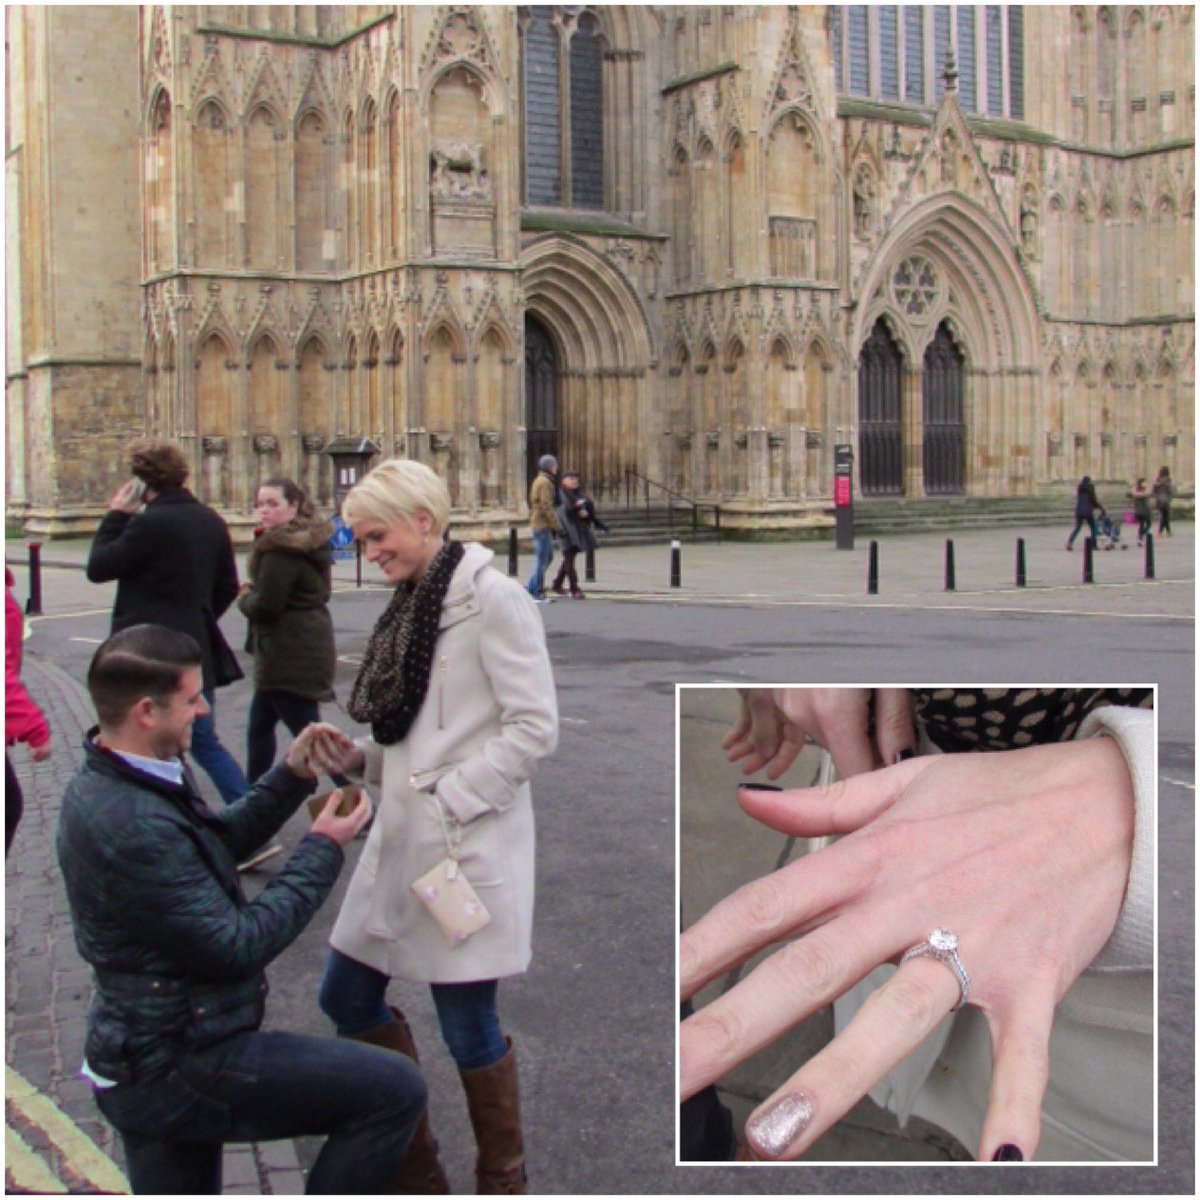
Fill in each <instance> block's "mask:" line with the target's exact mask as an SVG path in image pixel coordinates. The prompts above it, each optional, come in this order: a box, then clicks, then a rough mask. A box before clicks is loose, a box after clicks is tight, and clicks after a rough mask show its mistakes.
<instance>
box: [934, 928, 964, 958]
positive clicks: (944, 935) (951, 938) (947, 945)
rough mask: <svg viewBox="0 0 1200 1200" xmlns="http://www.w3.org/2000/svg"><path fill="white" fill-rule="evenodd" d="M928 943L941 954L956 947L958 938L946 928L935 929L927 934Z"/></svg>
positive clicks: (947, 952)
mask: <svg viewBox="0 0 1200 1200" xmlns="http://www.w3.org/2000/svg"><path fill="white" fill-rule="evenodd" d="M929 944H930V945H931V946H932V947H933V948H934V949H935V950H940V951H941V952H942V953H943V954H949V953H950V952H951V951H952V950H957V949H958V938H957V937H956V936H955V935H954V934H952V933H951V932H950V930H948V929H935V930H934V931H933V932H932V933H931V934H930V935H929Z"/></svg>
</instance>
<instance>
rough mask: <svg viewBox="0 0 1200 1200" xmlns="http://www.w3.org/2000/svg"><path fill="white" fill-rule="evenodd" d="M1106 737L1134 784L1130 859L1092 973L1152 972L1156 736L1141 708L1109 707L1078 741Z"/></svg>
mask: <svg viewBox="0 0 1200 1200" xmlns="http://www.w3.org/2000/svg"><path fill="white" fill-rule="evenodd" d="M1088 737H1110V738H1112V739H1113V740H1114V741H1115V742H1116V743H1117V744H1118V745H1119V746H1120V747H1121V752H1122V754H1124V756H1125V764H1126V766H1127V767H1128V768H1129V775H1130V778H1131V779H1132V780H1133V805H1134V829H1133V857H1132V860H1131V862H1130V866H1129V882H1128V884H1127V886H1126V888H1125V899H1124V901H1123V902H1122V904H1121V912H1120V914H1119V916H1118V917H1117V924H1116V927H1115V928H1114V929H1113V932H1112V936H1111V937H1110V938H1109V939H1108V941H1107V942H1106V943H1105V944H1104V948H1103V949H1102V950H1101V951H1100V953H1099V954H1098V955H1097V956H1096V958H1095V959H1094V960H1093V962H1092V964H1091V966H1090V967H1089V968H1088V969H1089V970H1090V971H1104V972H1115V971H1149V970H1152V969H1153V967H1154V859H1155V849H1156V846H1157V813H1156V809H1157V805H1156V799H1157V794H1158V793H1157V784H1158V772H1157V762H1158V755H1157V730H1156V725H1155V719H1154V713H1153V712H1152V711H1151V710H1150V709H1145V708H1120V707H1117V706H1110V707H1105V708H1098V709H1096V710H1094V711H1093V712H1091V713H1089V714H1088V716H1087V718H1086V719H1085V720H1084V722H1083V724H1082V725H1081V726H1080V727H1079V732H1078V733H1077V734H1076V740H1080V739H1083V738H1088Z"/></svg>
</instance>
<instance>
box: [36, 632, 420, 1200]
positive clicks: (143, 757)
mask: <svg viewBox="0 0 1200 1200" xmlns="http://www.w3.org/2000/svg"><path fill="white" fill-rule="evenodd" d="M202 661H203V654H202V651H201V649H200V647H199V645H198V644H197V643H196V642H195V641H194V640H193V639H192V638H191V637H189V636H188V635H187V634H184V633H180V632H179V631H177V630H174V629H167V628H165V627H164V626H161V625H135V626H132V627H130V628H127V629H123V630H121V631H120V632H118V633H115V634H113V635H112V636H111V637H110V638H109V639H108V640H107V641H106V642H105V643H104V644H103V645H102V646H101V647H100V648H99V649H98V650H97V651H96V654H95V656H94V657H93V659H92V663H91V666H90V667H89V669H88V676H87V686H88V691H89V693H90V694H91V698H92V702H93V704H94V705H95V708H96V714H97V716H98V718H99V725H98V726H97V727H96V728H94V729H92V730H90V731H89V732H88V734H87V736H86V738H85V742H84V759H83V763H82V764H81V766H80V767H79V769H78V771H77V772H76V774H75V776H74V778H73V779H72V780H71V782H70V784H69V785H68V787H67V791H66V795H65V796H64V798H63V804H62V811H61V814H60V817H59V826H58V836H57V851H58V861H59V865H60V867H61V869H62V874H63V879H64V880H65V883H66V890H67V900H68V903H69V906H70V911H71V920H72V922H73V925H74V930H75V941H76V944H77V946H78V948H79V952H80V954H81V955H82V956H83V958H84V959H85V960H86V961H87V963H88V964H89V966H90V967H91V968H92V972H93V975H94V988H95V990H94V995H93V999H92V1005H91V1009H90V1012H89V1015H88V1024H87V1034H86V1041H85V1045H84V1066H83V1074H84V1076H85V1077H86V1078H87V1079H88V1080H89V1081H90V1082H91V1084H92V1087H93V1093H94V1097H95V1100H96V1104H97V1106H98V1107H99V1109H100V1111H101V1112H102V1113H103V1114H104V1116H105V1117H106V1118H107V1119H108V1121H109V1122H110V1123H111V1124H112V1125H113V1126H114V1127H115V1128H116V1130H117V1131H118V1133H119V1134H120V1135H121V1139H122V1141H123V1143H124V1146H125V1158H126V1163H127V1165H128V1169H129V1178H130V1181H131V1183H132V1185H133V1190H134V1192H136V1193H144V1194H160V1195H162V1194H167V1195H175V1194H179V1195H214V1194H219V1193H220V1191H221V1157H222V1156H221V1148H222V1145H223V1144H224V1143H227V1142H257V1141H269V1140H272V1139H277V1138H290V1137H297V1136H300V1135H311V1136H322V1135H328V1136H327V1139H326V1141H325V1144H324V1146H323V1148H322V1149H321V1152H320V1154H319V1155H318V1156H317V1160H316V1162H315V1164H314V1165H313V1168H312V1170H311V1171H310V1172H309V1176H308V1182H307V1186H306V1191H307V1192H308V1193H310V1194H320V1195H365V1194H379V1193H385V1192H392V1191H394V1190H395V1181H396V1176H397V1171H398V1165H399V1163H400V1162H401V1161H402V1159H403V1156H404V1154H405V1152H406V1149H407V1147H408V1143H409V1141H410V1140H411V1136H412V1131H413V1129H414V1128H415V1127H416V1124H417V1121H418V1119H419V1118H420V1116H421V1115H422V1113H423V1112H424V1108H425V1084H424V1081H423V1080H422V1078H421V1075H420V1073H419V1072H418V1070H417V1068H416V1066H415V1065H414V1064H413V1063H412V1062H411V1061H409V1060H408V1059H406V1058H404V1057H402V1056H401V1055H399V1054H391V1053H387V1052H386V1051H383V1050H380V1049H377V1048H374V1047H370V1046H364V1045H359V1044H355V1043H347V1042H339V1041H335V1040H333V1039H330V1038H319V1037H310V1036H301V1035H298V1034H291V1033H283V1032H277V1033H276V1032H272V1033H264V1032H262V1031H261V1030H260V1026H261V1024H262V1020H263V1013H264V1003H265V998H266V994H267V982H266V978H265V976H264V974H263V971H264V968H265V967H266V965H267V964H268V963H269V962H271V960H272V959H274V958H275V957H277V956H278V955H279V954H280V953H281V952H282V951H283V950H284V949H286V948H287V946H289V945H290V944H291V943H292V942H293V941H294V940H295V939H296V937H297V936H298V935H299V934H300V933H301V931H302V930H303V929H304V928H305V926H306V925H307V924H308V922H309V921H310V920H311V919H312V917H313V915H314V913H316V911H317V909H318V908H320V906H321V904H322V903H323V902H324V901H325V899H326V898H327V897H328V895H329V892H330V890H331V889H332V887H333V885H334V882H335V880H336V879H337V877H338V874H339V872H340V871H341V868H342V864H343V862H344V861H345V859H344V853H343V852H344V847H345V846H346V844H347V843H348V842H349V841H350V840H351V838H353V837H354V835H355V834H356V833H357V832H358V830H359V828H360V827H361V826H362V825H363V824H364V823H365V822H366V820H367V819H368V817H369V816H370V809H371V802H370V800H369V799H368V798H367V796H366V795H365V793H363V794H361V795H360V797H359V800H358V803H357V805H356V807H355V808H354V809H353V811H352V812H351V813H350V814H349V815H347V816H342V817H339V816H338V815H337V806H338V803H339V802H340V800H341V793H340V792H339V791H335V792H334V793H333V794H332V796H331V797H330V799H329V801H328V803H327V804H326V805H325V807H324V809H323V810H322V811H321V813H320V814H319V815H318V816H317V818H316V819H315V820H314V822H313V825H312V829H311V830H310V832H309V833H308V834H307V835H306V836H305V837H304V838H303V839H302V840H301V841H300V843H299V845H298V846H297V847H296V849H295V851H294V852H293V854H292V856H291V858H290V859H288V861H287V863H286V864H285V865H284V866H283V867H282V868H281V870H280V871H279V872H278V874H276V875H275V877H274V878H273V879H272V880H271V881H270V882H269V883H268V884H267V886H266V887H265V888H264V889H263V891H262V892H261V893H260V894H259V895H258V896H257V897H256V898H255V899H254V900H251V901H248V900H247V899H246V897H245V896H244V895H243V893H242V888H241V883H240V880H239V878H238V874H237V868H236V864H237V863H238V861H239V860H240V859H241V858H243V857H245V855H247V854H248V853H250V852H251V851H252V850H253V849H254V848H255V847H256V846H258V845H261V844H262V843H263V842H264V841H266V840H267V839H269V838H270V837H271V836H272V835H273V834H274V833H275V832H276V831H277V830H278V829H279V827H280V826H281V825H282V824H283V823H284V822H285V821H286V820H287V819H288V818H289V817H291V815H292V814H293V813H294V812H295V811H296V809H297V808H298V807H299V806H300V804H301V803H302V802H303V801H304V799H305V797H306V796H308V795H309V794H310V793H311V792H312V791H313V790H314V786H315V781H316V779H317V773H318V771H327V770H328V769H329V766H330V765H331V763H332V762H334V761H335V760H336V759H337V758H338V757H339V756H340V755H341V754H343V753H344V752H345V749H346V748H347V747H348V745H349V741H348V739H347V738H345V736H344V735H343V734H341V733H340V732H339V731H338V730H337V729H336V728H335V727H334V726H332V725H310V726H308V727H307V728H306V729H305V730H304V731H303V732H302V733H301V734H300V736H299V737H298V738H296V740H295V742H294V743H293V744H292V746H291V748H290V749H289V750H288V753H287V756H286V758H285V759H284V761H283V762H282V763H280V764H279V766H277V767H274V768H273V769H272V770H270V771H268V772H267V774H266V775H265V776H263V778H262V779H260V780H259V781H258V783H256V784H255V785H254V787H253V788H251V789H250V791H249V792H248V793H247V795H246V796H245V798H244V799H242V800H240V801H238V802H237V803H234V804H231V805H229V806H228V807H226V808H224V809H222V810H221V811H220V812H219V813H214V812H213V811H212V810H211V809H210V808H209V807H208V806H207V805H205V804H204V803H203V801H202V800H201V798H200V795H199V792H198V791H197V789H196V786H195V781H194V779H193V778H192V776H191V773H190V772H189V770H188V769H187V767H186V766H185V765H184V762H183V760H182V758H181V755H182V754H183V752H184V751H185V750H186V749H187V747H188V744H189V742H190V740H191V733H192V729H193V726H194V723H195V721H196V719H197V718H198V717H200V716H202V715H203V714H204V713H205V711H206V707H207V706H206V703H205V700H204V692H203V682H202V676H201V664H202ZM343 743H344V745H343Z"/></svg>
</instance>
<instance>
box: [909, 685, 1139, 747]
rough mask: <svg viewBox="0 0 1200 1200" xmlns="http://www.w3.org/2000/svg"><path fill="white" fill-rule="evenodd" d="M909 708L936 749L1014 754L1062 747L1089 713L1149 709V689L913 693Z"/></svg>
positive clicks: (930, 690) (919, 690)
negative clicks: (1040, 747) (1047, 745)
mask: <svg viewBox="0 0 1200 1200" xmlns="http://www.w3.org/2000/svg"><path fill="white" fill-rule="evenodd" d="M912 695H913V708H914V709H915V711H916V713H917V716H919V717H920V719H921V720H922V721H923V722H924V724H925V729H926V732H927V733H928V734H929V737H930V739H931V740H932V741H933V742H934V744H935V745H936V746H937V747H938V748H939V749H941V750H945V751H962V750H1018V749H1020V748H1021V747H1022V746H1033V745H1044V744H1045V743H1047V742H1065V741H1069V740H1070V739H1071V738H1073V737H1074V736H1075V732H1076V730H1077V729H1078V728H1079V726H1080V725H1082V724H1083V719H1084V717H1086V716H1087V715H1088V713H1090V712H1091V711H1092V709H1094V708H1099V707H1101V706H1102V705H1106V704H1113V705H1120V706H1123V707H1126V708H1152V707H1153V704H1154V693H1153V691H1152V690H1151V689H1150V688H938V689H935V688H913V689H912Z"/></svg>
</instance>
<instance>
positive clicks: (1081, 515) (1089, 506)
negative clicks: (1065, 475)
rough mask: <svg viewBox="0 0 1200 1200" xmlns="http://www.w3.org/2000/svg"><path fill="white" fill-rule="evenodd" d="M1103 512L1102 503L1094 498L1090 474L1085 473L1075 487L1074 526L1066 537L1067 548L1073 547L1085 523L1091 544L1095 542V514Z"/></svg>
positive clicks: (1093, 486) (1071, 548)
mask: <svg viewBox="0 0 1200 1200" xmlns="http://www.w3.org/2000/svg"><path fill="white" fill-rule="evenodd" d="M1098 512H1099V513H1102V512H1104V505H1103V504H1101V503H1100V501H1099V500H1098V499H1097V498H1096V485H1095V484H1094V483H1093V482H1092V477H1091V476H1090V475H1085V476H1084V477H1083V478H1082V479H1081V480H1080V481H1079V486H1078V487H1077V488H1076V489H1075V528H1074V529H1072V530H1071V536H1070V537H1069V538H1067V549H1068V550H1074V549H1075V538H1076V537H1077V536H1078V535H1079V531H1080V530H1081V529H1082V528H1083V527H1084V526H1085V525H1086V526H1087V527H1088V528H1089V529H1090V530H1091V533H1092V544H1093V545H1095V542H1096V514H1097V513H1098Z"/></svg>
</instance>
